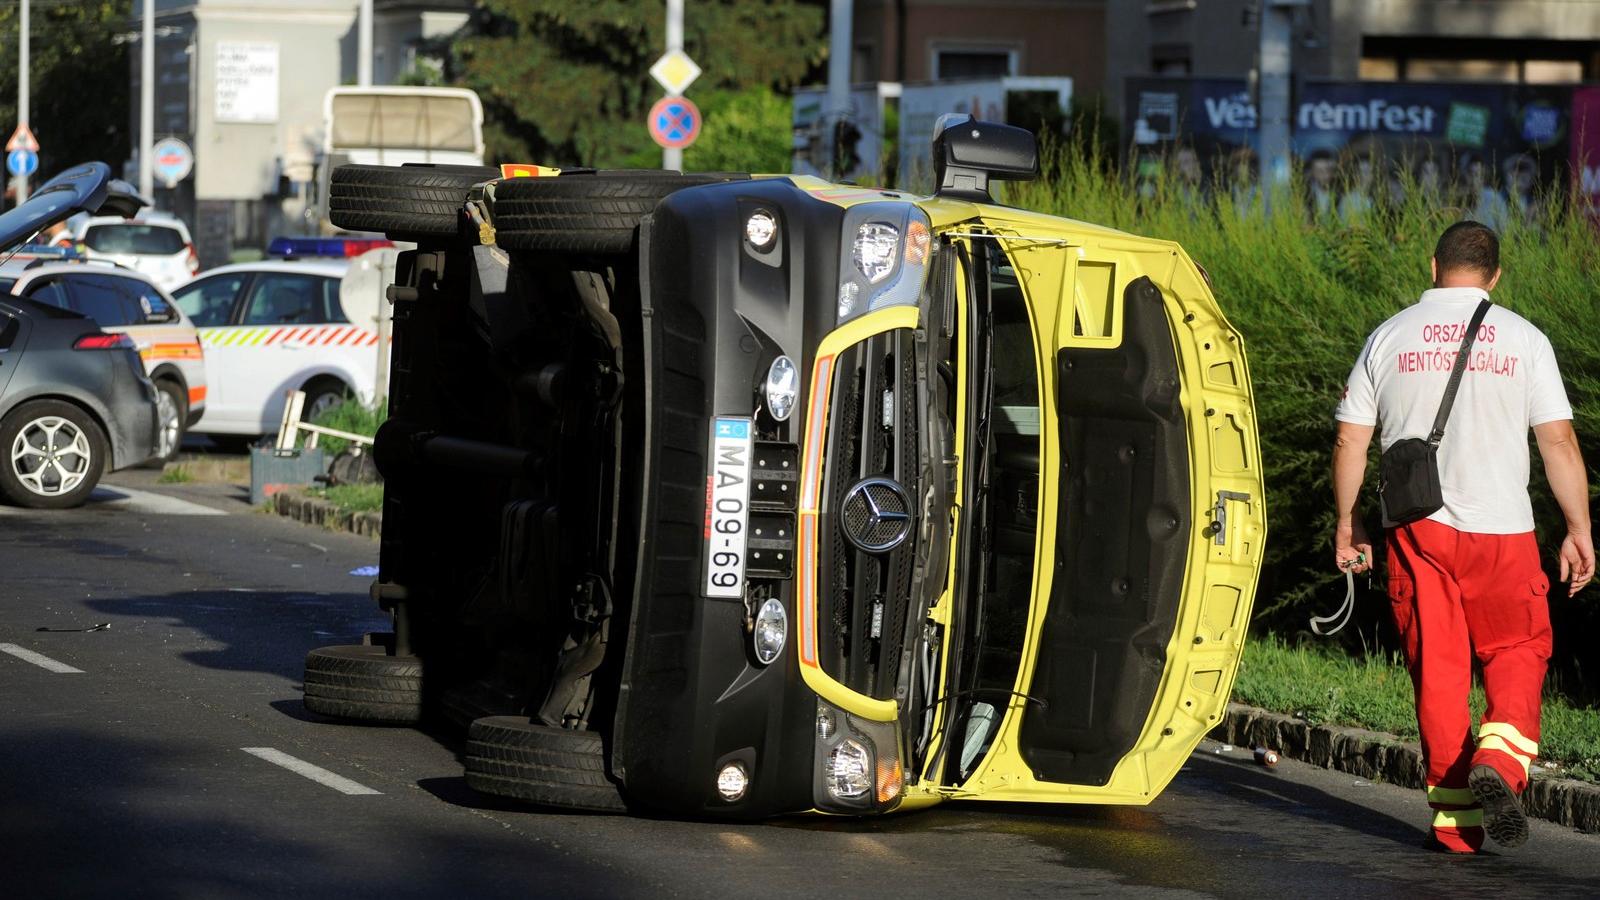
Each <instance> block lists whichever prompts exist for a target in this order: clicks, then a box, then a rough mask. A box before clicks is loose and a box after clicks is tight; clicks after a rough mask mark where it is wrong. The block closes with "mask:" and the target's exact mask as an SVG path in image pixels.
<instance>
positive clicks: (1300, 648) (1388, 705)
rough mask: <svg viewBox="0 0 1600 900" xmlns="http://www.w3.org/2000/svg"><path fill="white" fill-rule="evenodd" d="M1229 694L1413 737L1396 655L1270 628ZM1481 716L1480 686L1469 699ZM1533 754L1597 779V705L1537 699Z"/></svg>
mask: <svg viewBox="0 0 1600 900" xmlns="http://www.w3.org/2000/svg"><path fill="white" fill-rule="evenodd" d="M1233 694H1234V699H1235V700H1237V701H1238V702H1240V703H1247V704H1249V705H1251V706H1259V707H1261V708H1263V709H1268V710H1272V711H1274V712H1282V713H1289V714H1293V715H1299V716H1302V717H1304V718H1305V719H1306V720H1307V721H1309V722H1311V723H1313V724H1327V725H1348V726H1353V727H1356V728H1367V729H1370V730H1372V731H1386V732H1389V733H1391V734H1396V735H1399V736H1400V737H1402V738H1405V739H1406V740H1411V741H1414V740H1416V739H1417V719H1416V707H1415V706H1414V701H1413V699H1412V697H1413V695H1412V688H1411V676H1410V675H1409V674H1407V672H1406V668H1405V665H1404V663H1403V661H1402V660H1401V659H1400V658H1399V656H1398V655H1391V656H1382V655H1371V654H1369V655H1367V656H1363V657H1356V656H1348V655H1346V654H1345V653H1344V651H1343V650H1340V649H1337V648H1326V647H1320V646H1315V645H1305V644H1300V645H1295V644H1291V643H1289V642H1288V641H1285V640H1283V639H1282V638H1279V637H1277V636H1276V635H1267V636H1264V637H1257V638H1252V639H1251V640H1250V641H1248V642H1246V644H1245V651H1244V662H1243V664H1242V665H1241V666H1240V668H1239V679H1238V681H1237V682H1236V683H1235V684H1234V689H1233ZM1468 702H1469V703H1470V705H1471V707H1472V716H1473V720H1474V721H1477V720H1478V719H1480V718H1481V717H1482V716H1483V709H1484V696H1483V685H1482V683H1481V682H1480V681H1478V680H1477V679H1476V678H1475V679H1474V683H1473V687H1472V694H1471V696H1470V698H1469V701H1468ZM1541 730H1542V732H1543V734H1542V735H1541V737H1540V741H1539V760H1540V762H1541V763H1544V764H1554V766H1555V767H1556V771H1557V772H1559V773H1560V774H1562V775H1566V776H1569V777H1572V778H1579V779H1582V780H1584V781H1588V782H1591V783H1595V784H1600V709H1597V708H1593V707H1577V706H1573V705H1572V704H1571V703H1569V702H1568V701H1567V700H1566V699H1564V698H1563V697H1561V696H1560V695H1559V694H1553V693H1550V694H1547V695H1546V697H1545V700H1544V712H1543V721H1542V723H1541Z"/></svg>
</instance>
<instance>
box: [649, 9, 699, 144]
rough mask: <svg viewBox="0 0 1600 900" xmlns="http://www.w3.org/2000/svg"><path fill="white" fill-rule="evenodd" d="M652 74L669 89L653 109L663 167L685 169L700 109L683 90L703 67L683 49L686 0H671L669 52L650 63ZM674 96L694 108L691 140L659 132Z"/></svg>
mask: <svg viewBox="0 0 1600 900" xmlns="http://www.w3.org/2000/svg"><path fill="white" fill-rule="evenodd" d="M650 76H651V77H652V78H654V79H655V80H656V83H658V84H660V85H661V87H662V88H663V89H664V90H665V91H666V92H667V96H665V97H663V98H662V99H661V100H659V101H657V102H656V105H655V106H653V107H651V109H650V123H649V124H650V136H651V137H653V138H655V141H656V143H658V144H660V145H661V148H662V149H661V168H663V169H675V170H681V169H682V168H683V148H684V147H687V146H689V145H690V144H692V143H694V139H695V138H696V137H699V136H700V110H698V109H695V106H694V104H693V103H690V102H689V101H688V100H684V99H682V98H683V92H684V91H686V90H688V89H689V85H690V84H693V83H694V80H695V79H696V78H699V77H700V67H699V66H697V65H695V62H694V60H692V59H690V58H689V54H687V53H684V52H683V0H667V52H666V53H664V54H662V55H661V58H660V59H658V60H656V64H655V65H653V66H651V67H650ZM670 100H679V101H681V102H682V103H683V104H687V108H688V109H689V110H692V111H693V115H694V127H693V130H692V133H690V134H689V136H688V139H687V140H682V141H681V142H680V141H679V140H663V139H662V136H661V135H660V134H658V133H657V127H656V120H657V111H658V110H660V109H661V106H662V104H663V103H666V102H667V101H670Z"/></svg>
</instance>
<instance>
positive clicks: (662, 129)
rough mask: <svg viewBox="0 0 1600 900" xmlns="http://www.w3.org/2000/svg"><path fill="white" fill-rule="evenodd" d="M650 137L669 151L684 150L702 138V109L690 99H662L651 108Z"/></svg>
mask: <svg viewBox="0 0 1600 900" xmlns="http://www.w3.org/2000/svg"><path fill="white" fill-rule="evenodd" d="M649 123H650V137H652V138H654V139H655V142H656V143H657V144H660V145H661V146H663V147H665V148H667V149H668V150H682V149H683V148H684V147H687V146H689V145H690V144H692V143H694V139H695V138H697V137H699V136H700V108H699V107H697V106H695V105H694V101H692V100H690V99H689V98H688V97H662V98H661V99H660V100H657V101H656V105H655V106H652V107H650V118H649Z"/></svg>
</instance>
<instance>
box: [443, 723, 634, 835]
mask: <svg viewBox="0 0 1600 900" xmlns="http://www.w3.org/2000/svg"><path fill="white" fill-rule="evenodd" d="M463 765H464V767H465V769H466V776H467V786H469V787H471V788H472V789H473V790H475V791H477V792H479V793H481V794H488V795H491V796H495V797H509V798H511V799H514V800H522V801H525V802H528V803H532V804H535V805H537V806H545V807H551V808H555V809H572V810H582V811H586V812H626V811H627V809H628V807H627V805H626V804H625V803H623V802H622V795H621V794H620V793H618V791H617V786H616V785H615V784H614V783H612V781H611V780H610V779H609V778H607V777H606V769H605V748H604V746H603V744H602V743H601V740H600V735H598V734H595V733H594V732H592V731H572V730H570V729H566V728H553V727H551V726H548V725H538V724H535V723H533V722H530V721H529V720H528V719H527V717H526V716H488V717H485V718H482V719H475V720H473V722H472V725H471V726H470V727H469V729H468V731H467V752H466V755H465V757H464V758H463Z"/></svg>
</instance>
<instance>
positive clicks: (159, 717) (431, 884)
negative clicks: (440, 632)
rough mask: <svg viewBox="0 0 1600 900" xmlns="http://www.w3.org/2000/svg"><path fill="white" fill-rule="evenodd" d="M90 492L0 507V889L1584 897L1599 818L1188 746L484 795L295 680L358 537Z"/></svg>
mask: <svg viewBox="0 0 1600 900" xmlns="http://www.w3.org/2000/svg"><path fill="white" fill-rule="evenodd" d="M119 484H120V485H122V486H123V487H121V488H119V487H118V485H119ZM129 485H132V486H134V487H133V488H132V489H129V488H128V486H129ZM108 488H109V490H107V491H105V492H103V493H102V494H101V495H99V496H98V497H97V499H96V502H94V503H92V504H91V505H90V506H89V507H87V508H85V509H81V510H75V511H69V512H60V513H34V512H26V511H21V510H16V509H10V508H4V507H0V650H4V651H5V652H3V653H0V894H3V895H4V896H9V897H32V896H47V897H80V896H119V897H123V896H153V897H229V896H289V895H301V896H311V897H332V896H344V897H366V896H383V897H406V896H419V897H443V896H451V897H458V896H459V897H499V896H519V897H527V896H547V895H555V896H562V897H585V896H649V897H658V896H691V897H693V896H741V897H763V898H765V897H773V896H823V897H826V896H850V897H916V898H926V897H928V896H930V895H942V896H983V897H989V896H1062V895H1073V896H1101V895H1108V896H1140V897H1144V896H1224V897H1247V896H1248V897H1259V896H1272V895H1281V896H1293V897H1300V896H1304V897H1322V896H1342V895H1354V894H1357V893H1359V894H1360V895H1362V896H1364V897H1377V896H1381V897H1389V896H1394V897H1401V896H1404V897H1413V896H1438V897H1448V896H1493V897H1514V896H1593V895H1597V894H1600V837H1597V836H1594V835H1581V834H1577V833H1574V832H1572V831H1570V830H1567V829H1563V828H1559V827H1557V826H1554V825H1549V824H1547V823H1543V822H1535V823H1534V825H1533V838H1532V840H1531V841H1530V842H1529V844H1528V845H1527V846H1526V847H1524V848H1523V849H1521V850H1520V851H1518V852H1516V853H1507V854H1503V855H1494V856H1483V857H1477V858H1471V859H1461V858H1452V857H1447V856H1443V855H1439V854H1435V853H1432V852H1430V851H1427V850H1425V849H1424V847H1423V839H1424V836H1425V832H1424V823H1425V822H1426V821H1427V816H1428V813H1427V811H1426V809H1425V808H1424V807H1423V803H1422V798H1421V795H1420V793H1419V792H1415V791H1407V790H1402V789H1399V788H1393V787H1389V786H1385V785H1375V784H1370V783H1366V782H1363V781H1360V780H1358V779H1355V778H1353V777H1351V776H1348V775H1343V774H1339V773H1333V772H1327V771H1323V770H1320V769H1313V768H1311V767H1308V766H1303V765H1300V764H1298V763H1294V762H1292V761H1285V762H1283V763H1281V764H1280V765H1279V766H1278V767H1277V768H1276V769H1274V770H1266V769H1263V768H1260V767H1258V766H1256V765H1255V764H1254V763H1253V762H1252V761H1251V760H1250V758H1249V755H1248V753H1247V752H1246V751H1244V750H1232V751H1231V752H1224V751H1223V750H1222V748H1220V747H1219V746H1217V745H1214V744H1207V745H1204V746H1202V747H1201V749H1200V750H1199V751H1198V752H1197V753H1196V754H1195V756H1194V757H1193V759H1192V761H1191V762H1190V764H1189V765H1188V766H1187V767H1186V768H1185V769H1184V771H1183V773H1182V774H1181V775H1180V776H1179V777H1178V779H1177V781H1176V782H1175V783H1174V784H1173V785H1172V787H1171V788H1169V789H1168V790H1167V792H1166V793H1165V794H1163V795H1162V796H1161V797H1160V798H1159V799H1158V800H1157V801H1156V802H1155V803H1153V804H1151V805H1150V806H1148V807H1145V808H1093V807H1021V808H1018V807H1002V806H998V805H985V804H976V803H973V804H964V805H956V804H952V805H948V806H945V807H940V808H937V809H935V810H932V811H929V812H924V813H918V814H913V815H904V816H892V817H888V818H883V819H878V820H868V821H856V820H845V819H823V818H809V817H796V818H791V819H786V820H781V821H776V822H772V823H768V824H760V825H748V824H737V825H731V824H726V823H705V822H689V821H672V820H661V819H643V818H628V817H620V816H590V815H556V814H548V813H539V812H531V811H528V810H525V809H521V808H517V807H514V806H509V805H506V804H502V803H499V802H495V801H490V800H486V799H484V798H482V797H479V796H478V795H476V794H475V793H474V792H473V791H471V790H470V789H468V788H467V787H466V786H465V784H464V783H463V781H462V778H461V767H460V765H459V763H458V762H457V759H456V752H457V750H458V749H459V739H458V738H457V737H456V736H454V735H450V734H425V733H422V732H419V731H415V730H410V729H400V728H364V727H353V726H347V725H335V724H329V723H325V722H322V721H318V720H317V719H316V717H315V716H312V715H310V714H308V713H306V712H305V711H304V709H303V708H302V706H301V702H300V683H299V679H300V675H301V665H302V662H303V660H304V657H305V653H306V651H307V650H308V649H310V648H312V647H317V646H321V645H325V644H338V643H352V642H356V641H358V640H359V639H360V636H361V634H362V633H363V632H365V631H369V630H382V629H383V628H384V626H385V622H384V620H383V619H382V617H381V616H380V615H379V614H378V612H377V610H376V609H375V608H374V607H373V606H372V605H371V603H370V602H369V601H368V600H367V598H366V596H365V587H366V585H367V582H368V579H367V578H364V577H358V576H353V575H351V574H350V572H351V570H353V569H356V568H357V567H360V566H364V565H371V564H373V563H375V561H376V558H377V545H376V544H375V543H374V542H372V541H369V540H367V539H364V538H355V537H352V536H346V535H341V534H333V533H330V532H327V531H323V530H320V529H316V528H312V527H308V526H305V525H300V524H298V523H294V522H290V521H287V520H282V519H277V518H275V517H271V516H268V515H264V514H261V513H257V512H254V511H251V510H249V509H248V507H246V506H245V505H244V504H243V503H242V502H240V500H239V499H238V497H237V494H238V492H237V490H236V489H233V488H228V487H225V486H218V485H181V486H168V485H157V484H155V483H154V480H153V478H151V477H150V476H148V475H146V474H143V473H135V474H133V475H121V476H116V477H114V478H113V479H111V483H110V484H108ZM102 623H103V624H106V625H109V628H106V629H102V630H95V631H83V630H68V629H87V628H92V627H94V626H96V625H99V624H102ZM40 629H51V630H40ZM7 645H9V649H8V647H7ZM18 651H20V652H21V655H20V656H19V655H17V652H18ZM30 654H34V655H37V656H36V657H35V656H30ZM25 657H26V658H25ZM52 664H54V667H55V668H61V667H62V666H65V667H70V668H72V669H76V670H79V671H76V672H57V671H52V670H51V668H47V666H50V665H52ZM246 748H249V750H248V751H247V749H246ZM269 757H270V758H271V759H276V760H278V761H280V762H286V763H288V764H289V765H291V766H294V765H299V764H310V765H311V766H314V767H316V768H315V769H314V770H311V774H312V775H314V776H316V778H320V779H322V780H321V781H319V780H314V779H313V778H312V777H307V776H305V775H302V774H298V773H297V772H295V771H291V770H290V769H288V768H284V767H283V766H281V765H279V764H276V763H274V762H272V761H271V759H269ZM301 768H304V766H303V765H301ZM329 776H333V777H329ZM330 785H331V786H330Z"/></svg>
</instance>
